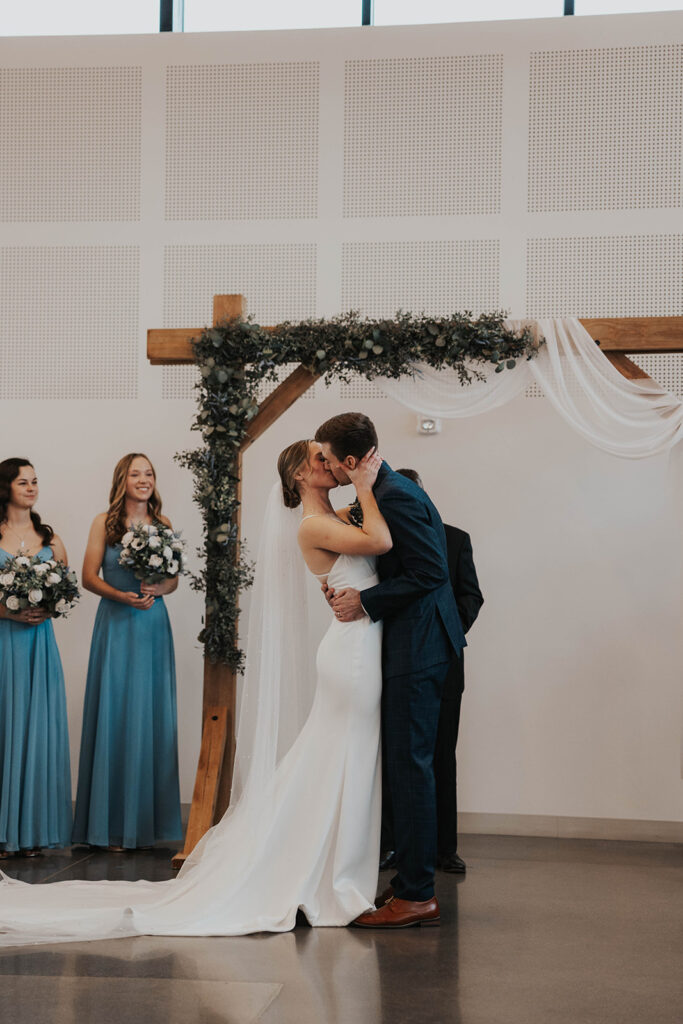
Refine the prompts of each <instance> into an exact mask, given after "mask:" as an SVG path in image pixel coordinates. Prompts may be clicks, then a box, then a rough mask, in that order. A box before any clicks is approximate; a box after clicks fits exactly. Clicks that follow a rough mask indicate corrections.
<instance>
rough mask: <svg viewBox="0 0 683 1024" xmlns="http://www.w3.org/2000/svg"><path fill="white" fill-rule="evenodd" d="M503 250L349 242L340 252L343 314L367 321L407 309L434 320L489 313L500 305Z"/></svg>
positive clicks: (479, 245) (486, 244)
mask: <svg viewBox="0 0 683 1024" xmlns="http://www.w3.org/2000/svg"><path fill="white" fill-rule="evenodd" d="M499 277H500V244H499V242H498V241H497V240H496V239H484V240H474V241H469V240H463V241H452V242H347V243H345V244H344V245H343V247H342V308H343V309H344V310H349V309H357V310H359V311H360V312H361V313H362V314H363V315H364V316H373V317H375V316H393V315H394V313H396V311H397V310H399V309H403V310H407V311H408V312H411V313H428V314H432V315H438V314H442V315H445V314H448V313H454V312H463V311H464V310H470V311H471V312H473V313H475V314H476V313H481V312H491V311H492V310H495V309H497V308H498V306H499V304H500V298H499V295H500V291H499Z"/></svg>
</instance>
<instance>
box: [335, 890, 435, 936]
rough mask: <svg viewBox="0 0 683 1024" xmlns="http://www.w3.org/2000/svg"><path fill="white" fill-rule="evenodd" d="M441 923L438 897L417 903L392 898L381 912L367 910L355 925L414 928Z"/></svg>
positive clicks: (395, 897) (380, 909)
mask: <svg viewBox="0 0 683 1024" xmlns="http://www.w3.org/2000/svg"><path fill="white" fill-rule="evenodd" d="M440 921H441V918H440V915H439V904H438V902H437V899H436V896H433V897H432V899H431V900H423V901H422V902H416V901H413V900H400V899H398V897H397V896H390V897H389V899H388V900H387V902H386V903H385V904H384V906H383V907H380V908H379V910H366V912H365V913H364V914H361V915H360V917H357V918H356V920H355V921H354V922H353V924H354V925H355V926H356V927H357V928H413V927H415V926H416V925H438V924H439V923H440Z"/></svg>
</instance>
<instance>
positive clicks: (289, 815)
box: [0, 489, 381, 946]
mask: <svg viewBox="0 0 683 1024" xmlns="http://www.w3.org/2000/svg"><path fill="white" fill-rule="evenodd" d="M274 496H275V497H274ZM278 500H279V501H280V506H281V500H280V499H279V497H278V496H277V490H276V489H274V491H273V494H271V499H270V502H269V509H270V510H271V522H272V520H273V519H274V518H275V519H276V518H277V517H284V518H286V519H287V520H288V522H289V525H288V526H287V531H289V534H288V537H287V539H286V540H284V539H283V538H284V534H283V532H282V530H275V531H274V533H273V531H271V536H270V541H266V542H265V545H264V542H262V546H261V551H260V553H259V561H262V565H261V579H260V583H259V579H258V578H257V581H256V584H255V588H254V589H255V597H258V595H259V593H260V595H261V597H260V598H259V600H260V601H261V604H260V605H259V604H258V602H257V607H256V608H254V607H252V612H251V616H250V627H249V639H248V649H247V664H246V669H245V694H244V697H243V706H242V709H241V713H240V727H239V731H238V754H240V753H241V756H238V760H237V765H236V777H235V785H234V790H233V805H232V806H231V807H230V808H229V810H228V811H227V812H226V814H225V816H224V817H223V819H222V820H221V821H220V822H219V823H218V824H217V825H216V826H214V828H212V829H210V830H209V832H208V833H207V834H206V835H205V836H204V837H203V839H202V840H201V841H200V843H199V844H198V845H197V847H196V848H195V850H194V851H193V853H192V854H191V855H190V857H189V858H188V859H187V861H186V863H185V865H184V866H183V868H182V869H181V871H180V873H179V875H178V877H177V878H174V879H171V880H169V881H165V882H147V881H138V882H120V881H117V882H83V881H65V882H54V883H48V884H42V885H30V884H27V883H25V882H19V881H16V880H14V879H12V878H9V877H8V876H7V875H4V874H2V873H1V872H0V945H5V946H7V945H18V944H24V943H31V942H64V941H77V940H83V939H103V938H117V937H123V936H131V935H245V934H249V933H252V932H258V931H271V932H279V931H287V930H289V929H291V928H293V927H294V924H295V919H296V913H297V910H298V909H299V908H301V909H302V910H303V912H304V913H305V915H306V917H307V919H308V921H309V922H310V923H311V924H312V925H319V926H325V925H328V926H329V925H332V926H334V925H336V926H341V925H346V924H348V923H349V922H350V921H352V920H353V919H354V918H355V917H357V916H358V915H359V914H360V913H362V912H363V911H365V910H367V909H369V908H370V907H371V906H372V905H373V902H374V898H375V892H376V884H377V875H378V861H379V828H380V758H379V738H380V694H381V625H380V624H378V623H373V622H372V621H371V620H370V619H369V618H367V617H365V618H363V619H360V620H357V621H355V622H350V623H340V622H338V621H337V620H336V619H332V621H331V623H330V626H329V628H328V630H327V632H326V633H325V635H324V637H323V639H322V641H321V643H320V646H319V648H318V652H317V658H316V682H315V693H314V697H313V703H312V706H311V708H310V713H308V715H307V717H306V720H305V724H303V728H301V731H300V732H299V733H298V735H297V736H296V739H295V740H294V742H293V743H292V744H291V745H289V746H288V744H289V739H288V738H287V737H286V736H285V733H286V731H287V730H286V729H284V728H283V727H282V723H283V722H286V721H287V720H288V716H289V718H290V719H291V715H292V707H293V704H294V703H295V700H294V699H292V695H291V694H290V693H289V692H288V688H287V681H288V680H293V679H294V677H295V676H296V675H297V674H298V673H299V671H300V665H299V659H300V656H301V654H302V652H301V649H300V641H301V637H300V636H297V635H296V634H292V633H291V632H290V627H289V626H288V625H287V617H288V615H289V616H290V618H291V616H292V614H293V613H294V612H296V621H297V623H298V626H297V628H299V627H300V625H301V606H302V603H303V601H304V596H303V591H304V590H305V589H306V588H305V585H303V582H302V578H303V571H301V575H299V572H300V569H301V566H302V565H303V560H302V558H301V555H300V554H299V552H298V550H297V551H294V550H293V547H292V543H293V542H292V537H294V536H295V531H296V529H297V528H298V524H299V523H300V522H301V512H300V511H298V512H292V510H285V511H284V512H283V510H282V508H280V509H277V507H276V504H277V501H278ZM266 518H267V521H268V516H267V517H266ZM285 532H286V531H285ZM268 543H270V553H271V557H270V558H269V556H268ZM283 553H284V554H285V555H286V558H285V560H284V561H283V560H282V556H283ZM262 554H263V559H261V555H262ZM257 565H258V563H257ZM264 569H265V572H264ZM376 582H377V576H376V574H375V567H374V559H370V558H365V557H361V556H349V555H339V556H338V558H337V560H336V562H335V563H334V565H333V567H332V569H331V570H330V573H329V576H328V583H329V585H330V586H332V587H335V588H341V587H345V586H349V587H355V588H356V589H358V590H362V589H364V588H365V587H370V586H373V585H374V584H375V583H376ZM288 588H289V590H288ZM268 594H271V595H272V594H276V595H277V602H279V603H280V606H279V607H272V604H273V600H272V598H268V597H267V596H265V597H264V595H268ZM320 600H323V598H322V595H321V596H320ZM297 642H299V647H297ZM283 652H284V653H283ZM304 653H306V652H304ZM309 653H310V652H309ZM280 675H281V676H282V678H279V677H280ZM275 677H277V685H274V684H273V679H274V678H275ZM292 685H294V683H292ZM280 686H281V687H282V690H281V692H280ZM295 717H296V716H295ZM277 723H279V727H278V724H277ZM290 725H291V721H290ZM293 731H295V732H296V727H295V728H294V730H293ZM287 746H288V749H287V750H286V752H284V753H283V748H286V747H287ZM280 755H282V756H280ZM235 795H236V797H237V798H235Z"/></svg>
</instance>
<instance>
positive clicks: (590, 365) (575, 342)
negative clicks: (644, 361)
mask: <svg viewBox="0 0 683 1024" xmlns="http://www.w3.org/2000/svg"><path fill="white" fill-rule="evenodd" d="M521 325H522V321H519V320H508V321H507V326H508V327H511V328H516V327H521ZM534 326H535V328H536V329H537V330H538V331H539V333H540V334H541V335H542V336H543V337H544V338H545V345H542V346H541V348H540V350H539V352H538V355H537V356H536V357H535V358H534V359H530V360H528V361H524V362H520V363H518V364H517V366H516V367H515V368H514V369H513V370H504V371H503V372H502V373H496V372H495V369H494V367H493V366H491V367H490V368H489V367H485V369H484V372H485V380H483V381H473V383H472V384H470V385H467V386H464V387H463V386H461V385H460V382H459V380H458V375H457V373H455V371H453V370H439V371H436V370H433V369H431V368H430V367H428V366H425V365H422V364H420V365H416V367H415V376H414V377H412V378H410V377H402V378H401V379H399V380H390V379H384V378H378V379H377V382H376V383H377V386H378V387H379V388H380V389H381V390H382V391H384V392H385V394H387V395H389V396H390V397H391V398H394V399H396V401H398V402H401V403H402V404H403V405H406V406H408V408H410V409H414V410H416V411H417V412H420V413H422V414H424V415H427V416H435V417H441V418H443V419H455V418H458V417H462V416H476V415H478V414H480V413H484V412H489V411H490V410H492V409H496V408H497V407H498V406H500V405H504V404H505V403H506V402H509V401H511V400H512V399H513V398H516V397H517V396H518V395H520V394H521V393H522V392H523V391H524V390H525V389H526V388H527V387H528V385H529V384H531V383H533V382H535V383H536V384H538V386H539V387H540V388H541V390H542V391H543V394H544V395H545V396H546V398H548V399H549V401H550V402H551V403H552V405H553V406H554V408H555V409H556V410H557V411H558V413H559V414H560V416H562V417H563V419H565V420H566V421H567V423H568V424H569V425H570V426H571V427H573V429H574V430H576V431H577V432H578V433H579V434H581V436H582V437H584V438H585V439H586V440H587V441H589V442H590V443H591V444H593V445H595V446H596V447H598V448H601V449H602V450H603V451H606V452H609V453H610V454H611V455H618V456H620V457H622V458H628V459H642V458H647V457H648V456H650V455H658V454H660V453H661V452H665V451H667V450H668V449H670V448H671V447H672V445H674V444H676V442H677V441H679V440H680V439H681V436H683V434H682V431H683V402H681V401H680V400H679V399H677V398H675V397H674V396H673V395H671V394H669V393H668V392H667V391H665V390H664V389H663V388H661V387H660V386H659V385H658V384H655V383H654V382H651V381H632V380H627V379H626V378H625V377H623V376H622V375H621V374H620V373H619V371H618V370H617V369H615V367H614V366H612V364H611V363H610V361H609V360H608V359H607V358H606V357H605V355H604V354H603V353H602V352H601V351H600V349H599V347H598V346H597V345H596V344H595V342H594V341H593V339H592V338H591V336H590V335H589V334H588V332H587V331H586V330H585V329H584V328H583V327H582V326H581V324H580V323H579V321H578V320H576V319H575V318H565V319H557V320H539V321H536V322H535V324H534ZM477 369H479V370H480V369H481V367H480V366H479V365H477Z"/></svg>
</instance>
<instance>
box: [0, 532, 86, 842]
mask: <svg viewBox="0 0 683 1024" xmlns="http://www.w3.org/2000/svg"><path fill="white" fill-rule="evenodd" d="M38 555H39V557H40V559H41V561H43V562H45V561H47V559H48V558H52V550H51V549H50V548H49V547H43V548H41V549H40V551H39V552H38ZM11 557H12V556H11V555H10V554H9V553H8V552H7V551H3V549H2V548H0V568H1V567H2V566H3V565H4V564H5V563H6V562H7V561H8V560H9V559H10V558H11ZM70 838H71V770H70V767H69V731H68V727H67V719H66V696H65V693H64V674H63V672H62V662H61V660H60V657H59V651H58V649H57V642H56V640H55V634H54V630H53V628H52V620H51V619H46V620H45V622H42V623H41V624H40V625H39V626H29V625H27V624H26V623H23V622H12V621H11V620H9V619H0V849H3V850H7V851H10V852H14V851H16V850H31V849H35V848H37V847H44V848H55V847H60V846H68V845H69V842H70Z"/></svg>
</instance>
